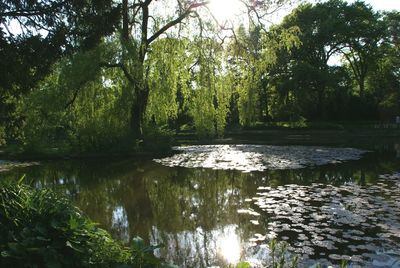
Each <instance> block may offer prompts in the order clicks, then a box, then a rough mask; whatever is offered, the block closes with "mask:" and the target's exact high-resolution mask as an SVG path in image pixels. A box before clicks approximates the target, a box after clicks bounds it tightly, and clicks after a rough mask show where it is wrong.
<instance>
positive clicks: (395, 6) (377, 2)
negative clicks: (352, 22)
mask: <svg viewBox="0 0 400 268" xmlns="http://www.w3.org/2000/svg"><path fill="white" fill-rule="evenodd" d="M347 2H349V3H351V2H354V1H347ZM364 2H365V3H367V4H370V5H371V6H372V7H373V8H374V9H375V10H386V11H391V10H397V11H400V0H364Z"/></svg>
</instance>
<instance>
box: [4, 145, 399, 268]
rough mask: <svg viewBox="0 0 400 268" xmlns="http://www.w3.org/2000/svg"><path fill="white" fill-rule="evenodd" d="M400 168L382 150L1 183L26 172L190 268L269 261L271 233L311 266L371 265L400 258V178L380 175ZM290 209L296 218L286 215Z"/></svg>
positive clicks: (98, 168)
mask: <svg viewBox="0 0 400 268" xmlns="http://www.w3.org/2000/svg"><path fill="white" fill-rule="evenodd" d="M285 148H286V147H285ZM298 155H301V153H300V152H299V153H298ZM303 155H307V154H305V153H304V152H303ZM308 159H309V158H308ZM399 170H400V161H399V159H398V158H396V153H395V152H392V151H390V152H387V151H383V152H376V153H367V154H365V156H364V157H363V158H362V159H361V160H357V161H350V162H343V163H340V164H328V165H323V166H312V167H309V168H301V169H296V170H290V169H289V170H288V169H283V170H267V171H263V172H250V173H243V172H240V171H234V170H212V169H203V168H192V169H188V168H182V167H172V168H171V167H165V166H162V165H160V164H157V163H154V162H152V161H137V160H130V159H127V160H114V161H107V160H104V161H99V160H96V161H60V162H49V163H45V162H44V163H42V164H41V165H40V166H31V167H26V168H24V169H18V170H14V171H8V172H2V173H0V177H12V178H15V179H16V180H17V179H19V178H20V177H21V176H22V175H23V174H26V175H27V176H26V181H29V180H31V179H34V181H35V182H34V183H35V185H36V186H37V187H49V186H50V187H56V188H58V189H59V190H61V191H63V192H65V193H66V194H68V195H69V196H71V198H72V199H73V200H74V201H75V202H76V204H77V205H78V206H79V207H80V208H81V209H82V210H83V211H85V212H86V213H87V214H88V215H89V216H90V217H91V218H92V219H93V220H95V221H97V222H99V223H100V224H101V226H102V227H104V228H106V229H108V230H109V231H110V232H111V233H112V234H113V236H114V237H117V238H120V239H123V240H124V241H129V240H130V239H132V238H133V237H135V236H136V235H139V236H141V237H143V238H145V239H146V240H147V241H148V242H152V243H160V242H162V243H164V244H165V245H166V246H165V248H163V249H161V250H160V251H159V254H161V255H162V256H163V257H165V258H166V259H167V260H169V261H171V262H174V263H175V264H178V265H181V266H183V267H211V266H220V267H227V266H228V265H229V263H232V262H237V260H238V259H241V260H252V262H253V263H259V264H262V263H263V262H268V258H269V254H270V252H269V249H268V246H267V244H268V241H269V239H271V238H272V237H278V239H280V240H285V239H287V242H288V243H289V244H290V247H289V249H290V250H291V252H293V253H296V254H300V255H301V256H302V257H304V263H307V264H313V263H315V261H319V262H321V263H340V261H339V260H338V258H347V257H346V256H343V255H347V256H348V257H352V259H351V261H354V263H363V265H362V266H363V267H368V265H370V266H379V265H381V264H390V263H392V264H394V263H395V262H396V261H397V263H398V260H400V258H399V256H398V255H396V254H398V252H397V250H398V247H396V246H395V245H396V243H397V245H398V244H400V241H399V240H398V237H397V236H396V234H399V233H400V229H399V223H400V219H399V217H400V212H399V207H400V204H399V201H398V200H399V199H400V198H399V193H398V191H399V190H398V189H399V186H396V187H397V188H396V187H395V185H396V183H398V181H399V180H397V181H396V178H395V177H391V178H389V177H381V178H379V175H382V174H394V173H395V172H398V171H399ZM346 189H347V190H346ZM348 189H350V194H349V193H347V192H348ZM396 189H397V190H396ZM274 191H275V192H274ZM396 191H397V192H396ZM307 199H308V200H307ZM318 199H321V200H320V201H318ZM318 202H320V203H318ZM287 204H289V206H290V208H289V207H288V206H287ZM294 204H297V205H294ZM368 206H371V207H368ZM285 213H286V214H285ZM290 213H297V216H296V215H294V216H295V217H290V218H289V219H287V218H285V217H288V216H293V215H291V214H290ZM363 218H364V221H363V220H362V219H363ZM296 219H297V220H298V221H299V222H295V221H296ZM330 221H331V222H330ZM320 223H321V224H324V225H321V224H320ZM349 223H354V224H356V226H353V227H352V226H351V225H349ZM362 223H367V224H370V225H376V229H374V228H372V227H371V226H363V225H362ZM294 224H297V225H295V226H293V225H294ZM339 224H342V226H340V225H339ZM303 225H304V226H303ZM325 225H328V226H325ZM360 226H361V227H360ZM350 227H351V228H350ZM307 228H308V229H309V230H307ZM310 228H311V229H310ZM329 228H330V229H331V230H329ZM295 230H297V232H296V231H295ZM354 230H358V231H360V232H364V234H361V233H354ZM299 231H300V232H299ZM329 231H331V232H329ZM396 232H397V233H396ZM360 237H361V239H359V238H360ZM368 237H369V238H368ZM321 238H322V239H321ZM379 238H381V239H379ZM365 239H367V240H365ZM344 240H347V241H348V242H345V241H344ZM327 247H328V248H327ZM333 247H336V248H337V249H335V248H333ZM329 248H331V249H329ZM298 249H302V250H303V251H304V252H300V251H299V250H298ZM311 253H313V254H311ZM357 256H358V257H357ZM305 257H307V258H308V259H306V258H305ZM357 258H359V259H357ZM395 265H398V264H395Z"/></svg>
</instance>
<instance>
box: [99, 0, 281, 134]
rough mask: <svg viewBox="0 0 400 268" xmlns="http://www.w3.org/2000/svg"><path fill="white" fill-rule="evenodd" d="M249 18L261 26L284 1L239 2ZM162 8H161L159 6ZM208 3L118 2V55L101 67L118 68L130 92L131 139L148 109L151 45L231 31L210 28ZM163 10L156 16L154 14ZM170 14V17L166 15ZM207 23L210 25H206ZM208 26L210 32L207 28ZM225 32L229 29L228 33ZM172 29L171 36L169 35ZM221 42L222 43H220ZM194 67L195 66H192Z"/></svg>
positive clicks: (142, 122) (138, 129) (141, 124)
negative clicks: (168, 39)
mask: <svg viewBox="0 0 400 268" xmlns="http://www.w3.org/2000/svg"><path fill="white" fill-rule="evenodd" d="M241 2H242V3H243V4H244V7H245V8H247V12H248V14H249V15H250V17H251V18H253V19H254V20H255V19H256V20H257V21H258V22H261V21H262V19H263V17H264V16H266V14H268V10H269V9H271V8H273V7H276V5H279V6H280V5H282V4H283V3H285V2H286V1H278V2H277V3H276V2H275V1H272V0H266V1H248V0H245V1H241ZM163 4H164V5H163ZM207 4H208V1H201V0H199V1H186V0H175V1H172V0H171V1H165V2H163V3H162V2H156V1H154V0H134V1H132V2H129V1H128V0H123V1H122V11H121V12H122V26H121V36H120V41H121V51H120V52H119V53H118V54H117V55H116V57H114V58H112V59H111V60H108V61H106V62H104V63H103V65H102V66H103V67H111V68H120V69H121V70H122V72H123V73H124V75H125V77H126V79H127V81H129V85H130V87H131V89H130V90H131V92H132V99H133V101H132V106H131V119H130V120H131V131H132V135H133V137H136V138H137V137H141V136H142V134H143V129H142V127H143V124H144V119H145V116H144V115H145V113H146V109H147V106H148V101H149V95H150V91H151V90H152V87H151V81H150V76H149V74H150V73H149V68H148V65H147V64H148V58H149V54H151V50H152V44H153V43H154V41H156V40H157V39H160V38H162V37H163V36H165V35H167V36H168V34H169V35H170V36H173V35H175V36H180V37H182V35H183V32H186V33H187V32H189V34H188V37H189V38H193V37H194V35H196V33H194V31H193V29H195V28H197V29H199V32H198V33H197V35H198V37H199V38H200V39H203V38H207V35H210V34H211V33H210V31H208V32H207V33H206V31H207V29H214V30H217V31H219V30H220V29H219V28H220V27H222V28H223V29H225V30H231V29H232V28H229V27H227V26H226V24H225V25H217V26H218V27H215V23H214V25H211V24H212V16H210V15H209V14H208V15H207ZM160 5H161V6H160ZM160 9H162V10H164V11H165V12H164V14H160V13H159V12H158V11H157V10H160ZM168 11H172V12H171V14H170V15H169V14H167V13H168ZM190 21H192V22H193V21H195V22H196V24H197V25H191V26H189V27H192V29H188V28H187V27H186V30H185V26H184V23H188V25H190V23H189V22H190ZM210 22H211V24H210ZM210 25H211V28H210ZM228 28H229V29H228ZM172 29H174V30H175V32H172V33H171V30H172ZM223 40H224V39H223ZM195 64H196V62H195Z"/></svg>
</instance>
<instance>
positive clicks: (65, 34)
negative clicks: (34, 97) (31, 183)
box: [0, 0, 120, 126]
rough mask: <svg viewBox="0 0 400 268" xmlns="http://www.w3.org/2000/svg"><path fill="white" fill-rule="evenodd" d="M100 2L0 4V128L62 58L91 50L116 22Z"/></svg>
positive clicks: (114, 12)
mask: <svg viewBox="0 0 400 268" xmlns="http://www.w3.org/2000/svg"><path fill="white" fill-rule="evenodd" d="M119 9H120V7H119V6H118V5H115V4H113V2H112V1H110V0H104V1H94V2H93V1H56V0H44V1H10V0H6V1H2V3H1V4H0V58H1V59H2V60H1V61H0V74H1V75H0V114H1V115H2V116H1V118H0V126H1V125H4V124H8V125H10V124H12V123H13V122H14V121H15V118H13V114H14V113H15V102H16V99H18V98H19V97H20V96H21V95H23V94H26V93H27V92H29V91H31V90H32V89H33V88H34V87H35V85H36V84H37V83H38V82H39V81H41V80H42V79H43V78H44V77H46V76H47V75H48V74H49V72H50V71H51V67H52V66H53V64H54V63H55V62H56V61H57V60H59V59H60V58H61V57H63V56H65V55H71V54H72V53H73V52H75V51H78V50H87V49H90V48H93V47H95V46H96V45H97V44H98V42H99V41H100V40H101V38H102V37H103V36H105V35H108V34H110V33H112V32H113V31H114V30H115V27H116V24H117V23H118V21H119Z"/></svg>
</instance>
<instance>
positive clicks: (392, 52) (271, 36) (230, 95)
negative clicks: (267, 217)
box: [0, 0, 400, 152]
mask: <svg viewBox="0 0 400 268" xmlns="http://www.w3.org/2000/svg"><path fill="white" fill-rule="evenodd" d="M241 2H242V4H243V8H244V9H245V10H247V11H248V15H249V17H248V18H249V23H247V24H243V25H240V24H235V25H232V27H228V26H227V24H225V25H221V24H220V23H218V22H215V21H214V20H213V18H212V16H211V15H212V14H210V13H209V11H208V10H207V7H206V6H207V2H202V1H194V2H193V1H182V0H179V1H178V0H175V1H174V0H169V1H164V2H162V3H161V2H160V1H152V0H146V1H140V0H134V1H128V0H124V1H122V3H121V2H117V1H103V2H102V3H99V4H98V5H96V6H93V7H92V8H91V9H90V8H88V5H90V2H89V1H82V2H80V3H75V2H71V3H57V1H52V0H47V1H41V2H38V3H36V2H35V1H33V2H32V3H31V2H24V1H6V2H5V5H2V6H0V14H1V15H2V17H1V20H0V23H1V26H2V27H1V35H0V40H1V43H0V46H1V51H2V52H1V53H3V52H4V53H3V54H4V56H5V57H4V58H5V59H6V60H4V61H2V64H3V63H5V64H7V65H10V66H12V67H13V68H6V67H5V66H2V68H1V74H2V75H1V79H0V88H1V89H2V90H1V95H0V103H1V105H0V107H1V108H0V109H1V110H0V114H1V116H0V144H4V143H8V144H17V145H19V146H20V147H22V148H23V150H24V151H25V152H28V151H30V152H40V151H42V152H43V151H46V150H47V151H51V150H53V148H57V150H58V151H63V152H104V151H132V150H138V149H139V148H140V147H141V146H150V147H153V148H168V146H169V144H171V141H172V137H173V136H174V135H175V133H176V132H179V130H180V129H182V128H183V129H185V128H187V127H188V126H189V129H194V130H195V132H196V134H197V136H198V137H199V138H202V139H204V138H205V139H209V138H214V137H222V136H223V135H224V133H225V130H226V129H237V128H259V127H260V126H277V127H278V128H279V127H285V128H287V127H289V128H304V127H309V126H312V125H318V124H319V125H322V124H324V123H325V124H326V125H327V126H328V128H330V127H329V125H330V124H331V123H330V122H333V124H335V122H336V121H349V120H354V121H367V120H368V121H382V122H394V118H395V116H397V115H399V114H400V110H399V109H400V106H399V103H400V101H399V98H400V93H399V92H400V75H399V72H398V70H399V59H398V54H399V41H398V37H397V35H398V31H399V27H400V15H399V12H397V11H392V12H376V11H375V10H373V9H372V7H371V6H369V5H367V4H365V3H364V2H362V1H357V2H355V3H347V2H346V1H343V0H330V1H326V2H321V3H316V4H310V3H304V4H301V5H299V6H298V7H297V8H295V9H294V10H293V11H292V12H291V13H290V14H289V15H287V16H286V17H285V18H284V19H283V21H282V22H281V23H280V24H277V25H273V26H270V27H267V26H266V20H262V19H260V18H267V17H264V16H262V15H263V14H269V13H268V12H269V11H271V10H274V7H275V6H274V3H275V2H276V1H263V3H264V2H265V3H264V4H263V5H255V6H253V5H252V4H251V3H247V2H246V1H241ZM278 2H279V3H281V4H284V3H285V2H286V1H278ZM275 4H276V3H275ZM166 6H168V7H171V8H170V9H168V11H167V9H166V12H165V14H160V13H157V10H161V9H163V8H165V7H166ZM32 10H34V11H35V12H34V13H31V12H30V11H32ZM89 10H90V12H89ZM169 11H171V14H169ZM57 14H64V15H65V17H66V21H68V22H69V24H68V27H66V21H65V20H60V18H59V16H58V15H57ZM12 24H17V25H19V26H20V28H21V29H22V30H21V31H22V32H21V33H18V31H16V32H13V31H12V30H10V27H11V25H12ZM105 24H106V25H105ZM193 24H195V25H193ZM66 28H68V29H66ZM44 29H45V30H44ZM221 29H222V30H221ZM43 31H47V32H43ZM61 33H63V35H62V36H61ZM32 51H33V52H34V53H32ZM9 55H13V56H12V57H9ZM35 55H36V56H35ZM6 56H7V57H6ZM43 58H45V59H46V61H42V60H41V59H43ZM17 74H18V75H17ZM16 77H18V79H16ZM281 122H288V123H281ZM314 122H317V123H314ZM311 128H312V127H311ZM159 135H160V136H159ZM150 149H151V148H150Z"/></svg>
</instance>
